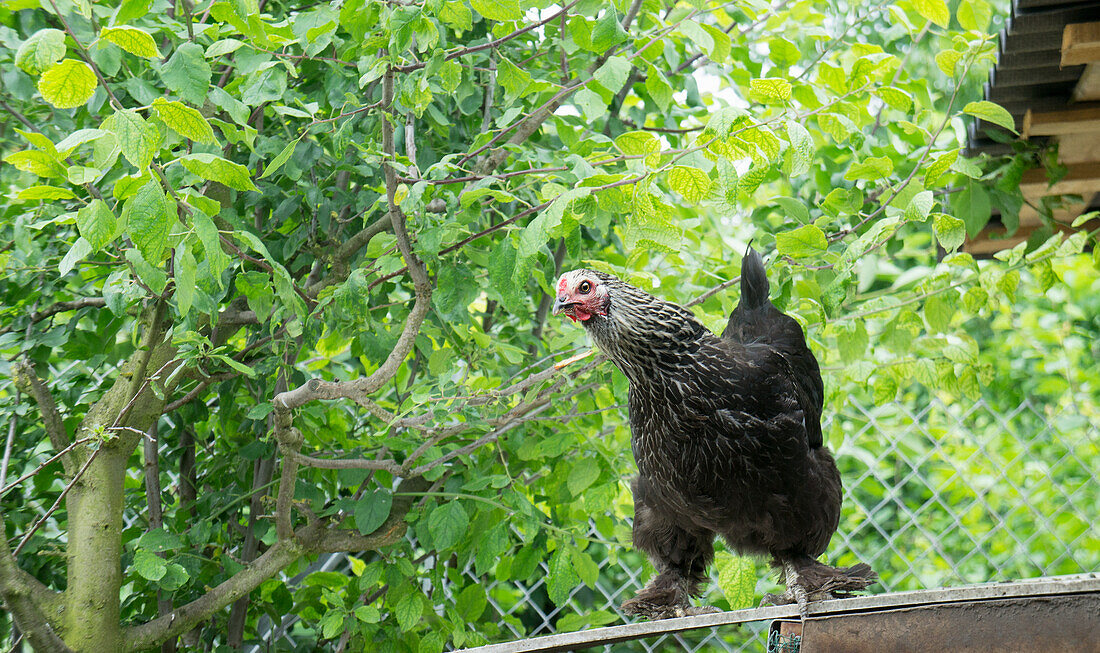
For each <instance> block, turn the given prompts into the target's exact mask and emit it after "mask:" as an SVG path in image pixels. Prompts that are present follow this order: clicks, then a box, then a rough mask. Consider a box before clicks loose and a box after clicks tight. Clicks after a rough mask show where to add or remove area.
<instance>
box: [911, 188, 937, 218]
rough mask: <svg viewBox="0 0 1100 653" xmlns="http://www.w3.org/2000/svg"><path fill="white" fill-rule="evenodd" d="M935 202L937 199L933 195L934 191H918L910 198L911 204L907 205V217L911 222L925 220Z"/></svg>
mask: <svg viewBox="0 0 1100 653" xmlns="http://www.w3.org/2000/svg"><path fill="white" fill-rule="evenodd" d="M933 204H935V200H934V199H933V197H932V191H930V190H923V191H921V192H919V193H917V194H916V195H914V196H913V199H911V200H909V205H908V206H907V207H905V219H906V220H908V221H910V222H919V221H921V220H924V219H925V218H927V217H928V214H929V213H931V212H932V205H933Z"/></svg>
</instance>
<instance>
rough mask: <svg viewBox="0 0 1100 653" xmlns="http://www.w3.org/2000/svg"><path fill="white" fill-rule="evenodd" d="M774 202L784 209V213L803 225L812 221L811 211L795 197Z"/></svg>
mask: <svg viewBox="0 0 1100 653" xmlns="http://www.w3.org/2000/svg"><path fill="white" fill-rule="evenodd" d="M773 201H774V202H775V203H776V204H778V205H779V206H781V207H782V208H783V211H784V213H786V214H787V215H789V216H791V217H793V218H794V219H795V220H797V221H799V222H801V223H802V224H806V223H808V222H809V221H810V210H809V209H808V208H806V205H805V204H803V203H802V200H800V199H797V198H794V197H777V198H775V199H774V200H773Z"/></svg>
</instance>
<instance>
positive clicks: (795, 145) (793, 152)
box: [787, 120, 814, 177]
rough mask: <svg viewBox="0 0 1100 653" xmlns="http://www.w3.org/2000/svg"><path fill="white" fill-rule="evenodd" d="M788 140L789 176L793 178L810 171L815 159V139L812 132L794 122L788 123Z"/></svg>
mask: <svg viewBox="0 0 1100 653" xmlns="http://www.w3.org/2000/svg"><path fill="white" fill-rule="evenodd" d="M787 139H788V140H789V141H790V148H789V150H788V151H789V152H790V159H789V161H790V163H789V167H788V171H787V174H789V175H790V176H792V177H796V176H798V175H801V174H804V173H806V172H808V171H809V170H810V163H811V162H812V161H813V158H814V139H813V137H811V136H810V132H809V131H807V130H806V128H805V127H803V126H802V124H801V123H797V122H795V121H793V120H791V121H789V122H787Z"/></svg>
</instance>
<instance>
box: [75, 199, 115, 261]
mask: <svg viewBox="0 0 1100 653" xmlns="http://www.w3.org/2000/svg"><path fill="white" fill-rule="evenodd" d="M76 228H77V230H78V231H79V232H80V235H81V236H83V237H84V239H85V240H87V241H88V243H89V244H91V246H92V251H93V252H96V251H99V250H100V249H101V248H102V247H103V246H104V245H106V244H107V243H109V242H111V241H112V240H114V239H115V236H116V235H118V234H117V233H116V230H117V229H118V220H116V219H115V214H114V212H113V211H111V209H110V208H109V207H108V206H107V203H106V202H104V201H103V200H100V199H96V200H92V203H91V204H88V205H87V206H84V207H83V208H81V209H80V210H79V211H78V212H77V214H76Z"/></svg>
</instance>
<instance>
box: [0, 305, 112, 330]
mask: <svg viewBox="0 0 1100 653" xmlns="http://www.w3.org/2000/svg"><path fill="white" fill-rule="evenodd" d="M106 305H107V300H105V299H103V298H102V297H83V298H81V299H74V300H72V301H67V302H57V303H56V304H51V305H50V306H47V307H46V308H44V309H42V310H41V311H34V312H33V313H31V316H30V317H31V322H40V321H42V320H44V319H46V318H48V317H53V316H54V315H57V314H58V313H65V312H68V311H75V310H78V309H81V308H88V307H96V308H102V307H104V306H106ZM11 330H12V327H4V328H2V329H0V333H7V332H9V331H11Z"/></svg>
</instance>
